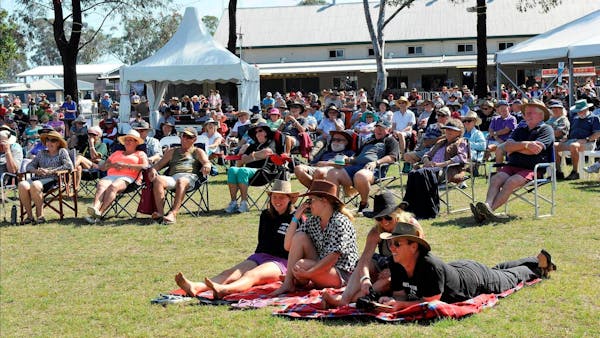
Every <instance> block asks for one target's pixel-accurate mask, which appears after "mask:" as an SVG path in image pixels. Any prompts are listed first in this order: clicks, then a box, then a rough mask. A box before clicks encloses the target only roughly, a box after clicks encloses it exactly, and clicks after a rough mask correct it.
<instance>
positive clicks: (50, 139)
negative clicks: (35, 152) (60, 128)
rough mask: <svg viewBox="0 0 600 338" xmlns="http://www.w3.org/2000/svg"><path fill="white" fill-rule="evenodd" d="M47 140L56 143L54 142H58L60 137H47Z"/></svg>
mask: <svg viewBox="0 0 600 338" xmlns="http://www.w3.org/2000/svg"><path fill="white" fill-rule="evenodd" d="M46 142H51V143H54V142H58V139H57V138H47V139H46Z"/></svg>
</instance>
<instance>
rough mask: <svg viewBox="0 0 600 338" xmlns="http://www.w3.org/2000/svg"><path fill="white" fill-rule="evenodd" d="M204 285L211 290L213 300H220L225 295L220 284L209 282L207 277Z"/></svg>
mask: <svg viewBox="0 0 600 338" xmlns="http://www.w3.org/2000/svg"><path fill="white" fill-rule="evenodd" d="M204 284H206V286H207V287H208V288H209V289H211V290H212V293H213V299H221V298H223V297H224V296H226V295H227V294H226V293H225V290H223V286H222V285H221V284H219V283H217V282H213V281H211V280H210V279H209V278H208V277H207V278H204Z"/></svg>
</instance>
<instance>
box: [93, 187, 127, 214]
mask: <svg viewBox="0 0 600 338" xmlns="http://www.w3.org/2000/svg"><path fill="white" fill-rule="evenodd" d="M127 184H128V183H127V182H126V181H124V180H116V181H114V182H113V183H112V184H111V185H110V186H109V187H108V188H106V191H105V193H104V197H103V198H102V205H101V206H100V209H98V211H100V214H104V212H105V211H106V210H107V209H108V208H109V207H110V205H111V204H112V202H113V201H114V200H115V197H117V194H118V193H119V192H121V191H123V190H125V188H127Z"/></svg>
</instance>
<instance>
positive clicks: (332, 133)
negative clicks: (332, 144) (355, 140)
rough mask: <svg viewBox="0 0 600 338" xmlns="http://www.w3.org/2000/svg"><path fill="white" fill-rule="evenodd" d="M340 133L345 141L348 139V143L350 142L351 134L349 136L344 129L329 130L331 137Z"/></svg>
mask: <svg viewBox="0 0 600 338" xmlns="http://www.w3.org/2000/svg"><path fill="white" fill-rule="evenodd" d="M336 134H337V135H342V136H343V137H344V138H345V139H346V141H348V144H351V143H352V136H350V134H348V133H347V132H346V131H344V130H331V131H330V132H329V135H331V137H333V136H334V135H336Z"/></svg>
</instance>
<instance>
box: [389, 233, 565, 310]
mask: <svg viewBox="0 0 600 338" xmlns="http://www.w3.org/2000/svg"><path fill="white" fill-rule="evenodd" d="M380 237H381V239H384V240H386V241H387V243H388V246H389V248H390V250H391V251H392V257H393V262H390V265H389V267H390V273H391V276H392V284H391V289H392V292H393V293H392V297H381V298H380V299H379V302H380V303H383V304H385V305H389V306H392V308H393V309H391V310H388V311H398V310H401V309H403V308H406V307H409V306H411V305H414V304H418V303H422V302H431V301H436V300H441V301H443V302H446V303H456V302H461V301H464V300H467V299H471V298H473V297H476V296H478V295H481V294H486V293H501V292H504V291H506V290H508V289H512V288H514V287H516V286H517V285H518V284H519V283H521V282H525V281H528V280H532V279H537V278H540V277H548V275H549V273H550V272H552V271H554V270H556V265H555V264H553V263H552V259H551V256H550V254H549V253H548V252H546V251H545V250H542V251H541V252H540V253H539V254H538V255H537V257H527V258H522V259H519V260H515V261H510V262H504V263H500V264H498V265H496V266H494V267H493V268H491V269H490V268H488V267H487V266H485V265H483V264H481V263H478V262H475V261H470V260H460V261H455V262H450V263H444V262H442V261H441V260H440V259H439V258H437V257H435V256H434V255H432V254H431V253H430V252H429V250H430V249H431V247H430V246H429V243H427V241H425V240H424V239H423V236H422V233H421V232H420V231H419V228H418V227H416V226H415V225H414V224H409V223H398V224H397V225H396V227H395V228H394V231H393V232H391V233H389V232H384V233H382V234H381V235H380Z"/></svg>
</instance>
